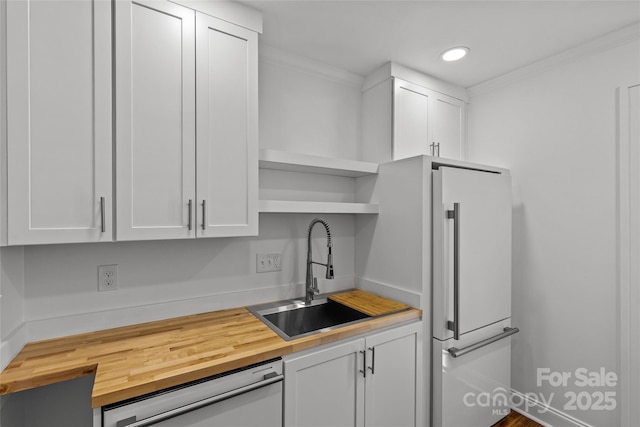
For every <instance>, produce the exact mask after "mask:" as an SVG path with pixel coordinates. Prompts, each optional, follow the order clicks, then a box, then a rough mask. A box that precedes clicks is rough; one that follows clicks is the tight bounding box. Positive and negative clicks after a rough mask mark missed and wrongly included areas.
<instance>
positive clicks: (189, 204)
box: [187, 199, 193, 231]
mask: <svg viewBox="0 0 640 427" xmlns="http://www.w3.org/2000/svg"><path fill="white" fill-rule="evenodd" d="M188 206H189V222H188V223H187V229H188V230H189V231H191V225H192V224H191V218H192V217H193V212H192V209H193V200H192V199H189V203H188Z"/></svg>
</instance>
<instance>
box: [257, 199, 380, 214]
mask: <svg viewBox="0 0 640 427" xmlns="http://www.w3.org/2000/svg"><path fill="white" fill-rule="evenodd" d="M259 211H260V212H264V213H336V214H377V213H378V212H379V206H378V205H377V204H371V203H343V202H306V201H292V200H260V206H259Z"/></svg>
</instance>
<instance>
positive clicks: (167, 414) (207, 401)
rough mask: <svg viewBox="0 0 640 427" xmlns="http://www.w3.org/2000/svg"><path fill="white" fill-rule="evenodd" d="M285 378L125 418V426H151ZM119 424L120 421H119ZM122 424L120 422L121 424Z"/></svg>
mask: <svg viewBox="0 0 640 427" xmlns="http://www.w3.org/2000/svg"><path fill="white" fill-rule="evenodd" d="M283 379H284V375H276V376H273V377H270V378H265V379H264V380H263V381H260V382H257V383H254V384H249V385H247V386H243V387H240V388H237V389H235V390H231V391H227V392H225V393H222V394H219V395H216V396H212V397H209V398H207V399H203V400H200V401H198V402H194V403H190V404H188V405H185V406H181V407H179V408H176V409H172V410H170V411H167V412H163V413H161V414H158V415H153V416H151V417H149V418H145V419H142V420H140V421H137V422H136V421H135V417H132V418H133V419H131V418H128V419H127V420H123V421H125V422H126V423H127V424H122V426H123V427H145V426H150V425H152V424H157V423H159V422H160V421H164V420H166V419H169V418H173V417H176V416H178V415H182V414H186V413H187V412H191V411H195V410H196V409H200V408H204V407H205V406H209V405H213V404H214V403H218V402H221V401H223V400H226V399H229V398H232V397H235V396H239V395H241V394H244V393H248V392H250V391H252V390H256V389H259V388H262V387H266V386H268V385H270V384H274V383H277V382H280V381H282V380H283ZM128 421H133V422H132V423H128ZM118 424H119V423H118ZM119 425H120V424H119Z"/></svg>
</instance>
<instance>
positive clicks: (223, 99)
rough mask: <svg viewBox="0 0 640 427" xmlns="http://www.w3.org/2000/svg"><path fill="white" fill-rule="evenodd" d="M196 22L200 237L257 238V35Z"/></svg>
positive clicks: (201, 18)
mask: <svg viewBox="0 0 640 427" xmlns="http://www.w3.org/2000/svg"><path fill="white" fill-rule="evenodd" d="M196 19H197V21H196V46H197V52H196V56H197V64H196V84H197V95H196V105H197V107H196V108H197V129H196V135H197V138H196V139H197V174H198V175H197V194H198V196H197V201H198V206H197V214H198V215H197V217H198V220H197V223H198V236H199V237H200V236H202V237H216V236H245V235H257V234H258V101H257V100H258V66H257V59H258V56H257V48H258V45H257V42H258V39H257V34H256V33H255V32H253V31H250V30H247V29H244V28H241V27H238V26H236V25H232V24H229V23H228V22H225V21H222V20H220V19H216V18H213V17H211V16H208V15H204V14H201V13H197V18H196Z"/></svg>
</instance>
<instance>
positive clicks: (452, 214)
mask: <svg viewBox="0 0 640 427" xmlns="http://www.w3.org/2000/svg"><path fill="white" fill-rule="evenodd" d="M447 218H448V219H453V321H448V322H447V329H449V330H450V331H453V339H454V340H456V341H457V340H459V339H460V203H454V204H453V210H448V211H447Z"/></svg>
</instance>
